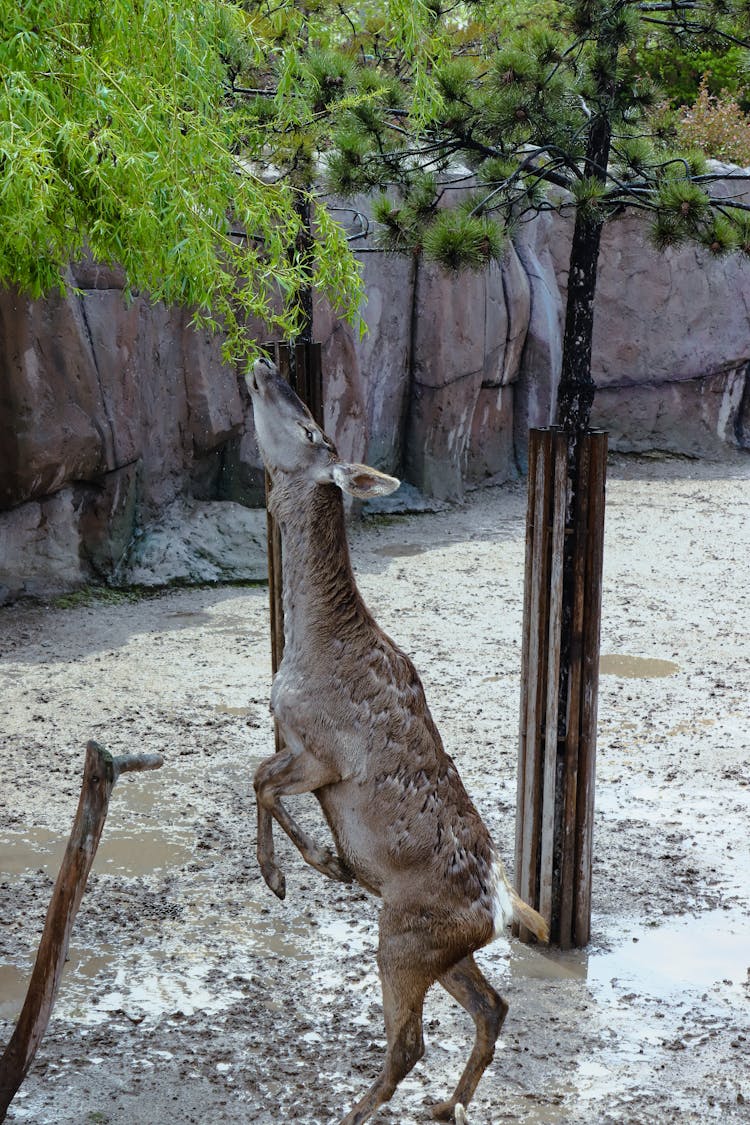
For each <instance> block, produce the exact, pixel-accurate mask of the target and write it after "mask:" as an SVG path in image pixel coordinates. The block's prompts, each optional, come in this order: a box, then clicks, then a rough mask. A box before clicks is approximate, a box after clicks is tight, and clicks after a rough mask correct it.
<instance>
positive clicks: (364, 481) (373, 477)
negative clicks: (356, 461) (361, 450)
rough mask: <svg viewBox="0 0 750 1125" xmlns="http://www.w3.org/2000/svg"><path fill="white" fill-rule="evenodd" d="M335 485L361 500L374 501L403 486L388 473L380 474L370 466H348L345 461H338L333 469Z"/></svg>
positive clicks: (332, 474)
mask: <svg viewBox="0 0 750 1125" xmlns="http://www.w3.org/2000/svg"><path fill="white" fill-rule="evenodd" d="M331 476H332V478H333V483H334V484H337V485H338V486H339V488H340V489H341V491H342V492H348V493H349V495H350V496H356V497H357V498H358V499H359V500H372V499H373V497H375V496H387V495H388V494H389V493H390V492H395V491H396V489H397V488H398V487H399V485H400V484H401V481H400V480H396V478H395V477H389V476H388V475H387V474H386V473H379V472H378V470H377V469H371V468H370V467H369V465H348V464H346V462H344V461H337V462H336V463H335V465H333V466H332V468H331Z"/></svg>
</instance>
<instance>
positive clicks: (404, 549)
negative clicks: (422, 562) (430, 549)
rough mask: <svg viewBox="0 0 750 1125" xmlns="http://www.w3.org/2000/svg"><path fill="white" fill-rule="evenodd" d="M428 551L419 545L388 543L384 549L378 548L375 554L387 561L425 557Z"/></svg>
mask: <svg viewBox="0 0 750 1125" xmlns="http://www.w3.org/2000/svg"><path fill="white" fill-rule="evenodd" d="M426 550H427V548H426V547H423V546H421V544H419V543H386V544H385V546H383V547H376V548H375V550H374V552H373V553H374V554H376V555H381V556H383V557H384V558H387V559H400V558H406V557H407V556H408V555H423V554H424V553H425V551H426Z"/></svg>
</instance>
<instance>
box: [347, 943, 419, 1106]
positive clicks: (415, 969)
mask: <svg viewBox="0 0 750 1125" xmlns="http://www.w3.org/2000/svg"><path fill="white" fill-rule="evenodd" d="M409 937H410V935H406V934H397V935H395V936H393V937H389V938H386V939H384V937H383V931H382V922H381V936H380V948H379V950H378V966H379V968H380V980H381V984H382V988H383V1015H384V1017H385V1032H386V1039H387V1042H388V1048H387V1052H386V1057H385V1063H384V1065H383V1069H382V1070H381V1072H380V1074H379V1075H378V1077H377V1079H376V1080H375V1082H374V1083H373V1085H372V1086H371V1087H370V1089H369V1090H368V1091H367V1093H366V1094H365V1096H364V1097H363V1098H362V1099H361V1100H360V1101H358V1102H357V1104H356V1105H355V1106H354V1108H353V1109H352V1110H351V1111H350V1112H349V1113H348V1114H347V1115H346V1117H345V1118H344V1119H343V1120H342V1122H341V1125H362V1123H363V1122H365V1121H368V1120H369V1118H370V1117H371V1116H372V1114H373V1113H374V1112H375V1110H376V1109H377V1108H378V1106H381V1105H383V1103H384V1102H387V1101H389V1100H390V1098H391V1097H392V1096H393V1093H394V1091H395V1089H396V1087H397V1086H398V1084H399V1082H400V1081H401V1080H402V1078H405V1077H406V1075H407V1074H408V1073H409V1071H410V1070H411V1069H412V1067H413V1066H414V1065H415V1063H417V1062H418V1061H419V1059H421V1057H422V1055H423V1054H424V1038H423V1036H422V1006H423V1004H424V998H425V994H426V992H427V989H428V988H429V987H430V985H431V984H432V983H433V981H434V980H435V979H436V975H435V973H433V972H431V971H430V969H429V967H428V966H427V965H425V964H420V961H419V957H418V954H415V950H414V948H413V947H410V946H411V943H410V941H409Z"/></svg>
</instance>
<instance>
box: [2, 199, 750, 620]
mask: <svg viewBox="0 0 750 1125" xmlns="http://www.w3.org/2000/svg"><path fill="white" fill-rule="evenodd" d="M716 190H717V191H722V190H724V187H723V186H722V185H719V186H718V187H717V189H716ZM361 206H362V207H363V208H364V207H365V203H364V202H362V201H361ZM570 234H571V223H570V221H569V220H568V219H564V218H561V217H560V216H559V215H557V214H554V213H546V214H544V215H541V216H539V217H537V218H536V219H535V220H534V221H533V222H531V223H527V224H524V225H523V226H522V227H521V228H520V230H519V232H518V235H517V237H516V240H515V244H514V245H513V246H510V247H509V248H508V250H507V253H506V255H505V257H504V259H503V261H502V263H501V264H497V263H495V264H493V265H491V266H490V267H489V268H488V269H487V270H486V271H484V272H483V273H482V274H459V275H448V274H444V273H442V272H441V271H440V270H439V269H438V268H437V267H435V266H434V265H431V264H429V263H426V262H424V261H420V262H419V263H416V262H415V261H413V260H411V259H404V258H400V257H395V256H392V255H383V254H375V253H363V254H362V255H361V263H362V268H363V273H364V281H365V289H366V293H367V298H368V299H367V304H366V306H365V308H364V310H363V315H364V319H365V321H366V323H367V325H368V328H369V331H368V333H367V334H366V335H365V336H364V338H362V339H360V338H359V337H358V335H356V333H355V332H354V331H353V330H352V329H351V328H350V327H349V326H348V325H344V324H342V323H341V322H340V321H339V320H338V319H337V318H336V316H335V315H334V314H333V313H332V311H331V309H330V308H329V307H328V306H327V304H326V303H325V301H323V300H318V301H317V303H316V308H315V337H316V338H317V339H318V340H320V341H321V343H322V348H323V372H324V399H325V425H326V428H327V430H328V431H329V432H330V434H331V436H332V437H333V438H334V440H335V441H336V443H337V444H338V446H339V449H340V451H341V453H342V455H343V456H345V457H347V458H350V459H352V460H363V461H367V462H369V463H370V464H373V465H375V466H376V467H378V468H380V469H383V470H384V471H386V472H392V473H395V474H397V475H402V476H404V477H405V479H407V480H408V481H410V482H411V483H412V484H414V485H416V487H417V488H418V489H419V490H421V491H422V492H423V493H426V494H427V495H429V496H432V497H436V498H438V499H450V500H460V499H461V498H462V496H463V494H464V489H465V487H466V485H467V484H476V483H481V482H482V481H486V480H489V479H493V480H496V481H497V480H503V479H509V478H512V477H514V476H515V475H516V474H517V472H518V465H521V466H523V463H524V458H525V449H526V438H527V432H528V428H529V427H530V426H544V425H548V424H549V423H550V421H551V420H552V419H553V417H554V412H555V406H556V396H557V386H558V382H559V377H560V366H561V358H562V324H563V314H564V301H565V295H566V284H567V256H568V252H569V245H570ZM71 276H72V280H73V282H74V283H75V284H76V285H77V286H78V287H79V288H81V289H82V290H83V291H84V292H83V295H82V296H78V295H76V294H73V293H72V292H71V294H70V295H69V296H67V297H59V296H53V297H50V298H49V300H47V301H39V302H29V301H27V300H25V299H22V298H20V297H18V296H17V295H15V294H12V293H2V294H0V363H1V364H2V372H3V377H2V379H1V380H0V540H3V551H2V554H0V588H1V587H3V586H5V587H7V588H8V589H10V590H11V591H13V590H15V591H23V590H32V588H33V592H40V591H41V590H42V587H43V585H44V574H45V573H47V574H48V575H50V576H52V577H51V578H50V581H51V582H52V586H53V587H54V588H61V587H62V588H65V587H66V585H67V586H70V585H71V584H75V582H76V581H85V580H87V579H90V578H91V577H92V576H105V577H106V576H107V575H110V574H111V573H113V571H115V570H117V568H118V567H120V566H121V564H122V560H123V559H124V558H125V556H126V555H127V553H128V551H129V550H130V548H131V546H132V543H131V541H132V538H133V533H134V531H135V530H136V529H139V528H142V527H143V526H144V525H147V524H150V523H151V522H153V521H154V520H158V519H160V518H162V517H163V514H164V513H165V511H166V510H167V509H168V508H170V510H171V511H172V512H174V511H175V510H177V509H175V508H174V507H170V506H172V505H173V504H174V502H175V500H176V499H177V498H180V497H184V496H188V497H189V496H193V497H195V498H197V499H199V500H201V501H213V500H217V499H221V500H238V501H240V502H241V503H244V504H248V503H249V504H253V503H259V502H260V501H261V499H262V494H263V474H262V468H261V462H260V457H259V455H258V451H257V446H256V443H255V440H254V432H253V425H252V416H251V412H250V409H249V404H248V400H247V395H246V393H245V390H244V386H243V384H242V380H241V379H238V373H236V372H234V371H232V370H229V369H227V368H226V367H224V366H223V365H222V363H221V355H220V343H219V341H218V340H216V339H213V338H212V337H210V336H208V335H207V334H205V333H198V332H195V331H193V330H192V329H191V328H190V326H189V321H190V315H189V313H188V312H186V311H182V310H177V309H171V310H169V309H165V308H164V307H162V306H151V305H150V304H149V303H148V301H147V300H146V298H145V297H142V296H138V295H136V296H135V297H134V298H133V300H132V301H131V302H130V304H126V303H125V301H124V300H123V292H122V290H123V285H124V278H123V276H122V272H121V271H119V270H118V269H117V268H112V267H110V266H102V265H98V264H97V263H94V262H91V261H87V262H84V263H82V264H80V265H78V266H76V267H75V269H74V270H72V271H71ZM749 323H750V264H748V262H747V261H746V260H744V259H742V258H739V257H737V258H728V259H715V258H713V257H712V256H711V255H710V254H709V253H708V252H706V251H699V250H696V249H695V248H691V247H684V248H680V249H679V250H674V251H670V252H668V253H666V254H663V255H660V254H658V253H656V251H654V250H653V249H652V248H651V247H650V245H649V244H648V240H647V236H646V230H645V227H644V224H643V223H642V221H640V220H639V219H638V218H637V217H634V216H628V217H626V218H622V219H618V220H616V221H614V222H612V223H611V224H609V225H608V226H607V227H606V228H605V231H604V236H603V241H602V252H601V257H600V271H599V285H598V290H597V303H596V310H595V329H594V341H593V372H594V376H595V379H596V382H597V385H598V387H599V391H598V394H597V398H596V400H595V403H594V411H593V417H592V422H593V424H594V425H596V426H598V427H601V428H604V429H607V430H609V431H610V447H611V448H613V449H619V450H636V451H644V450H649V449H657V450H665V451H673V452H681V453H688V454H692V455H698V456H701V455H709V456H722V455H723V454H724V453H725V452H727V451H731V450H736V449H737V448H738V447H739V448H749V447H750V380H749V379H748V372H749V371H750V331H748V324H749ZM249 331H250V332H251V334H253V335H254V337H255V338H256V339H258V340H264V339H265V338H266V332H265V329H264V327H263V325H260V324H257V325H254V326H250V328H249ZM3 510H4V512H3ZM4 513H5V514H4ZM173 523H174V519H172V524H170V527H172V525H173ZM170 534H171V532H170ZM3 537H4V539H3ZM35 560H37V561H35ZM45 560H46V561H45ZM40 568H41V569H40ZM188 569H189V568H188ZM55 576H56V577H55ZM27 579H28V581H27ZM29 583H31V585H29ZM55 583H57V585H56V586H55ZM0 600H2V598H1V596H0Z"/></svg>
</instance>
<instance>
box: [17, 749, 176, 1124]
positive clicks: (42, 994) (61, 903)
mask: <svg viewBox="0 0 750 1125" xmlns="http://www.w3.org/2000/svg"><path fill="white" fill-rule="evenodd" d="M162 764H163V758H162V756H161V755H160V754H133V755H131V756H127V757H121V758H113V757H112V755H111V754H110V753H109V751H107V750H104V749H103V747H101V746H99V744H98V743H96V742H88V743H87V744H86V763H85V766H84V770H83V782H82V784H81V796H80V799H79V801H78V810H77V812H76V815H75V820H74V821H73V828H72V830H71V833H70V839H69V840H68V846H67V848H66V850H65V855H64V856H63V861H62V864H61V866H60V873H59V874H58V876H57V882H56V883H55V889H54V890H53V892H52V898H51V899H50V904H49V908H48V910H47V917H46V919H45V922H44V930H43V931H42V939H41V941H40V942H39V950H38V952H37V956H36V962H35V964H34V969H33V972H32V974H31V980H30V982H29V988H28V991H27V993H26V999H25V1001H24V1004H23V1008H22V1009H21V1014H20V1016H19V1017H18V1022H17V1024H16V1027H15V1030H14V1032H13V1035H12V1037H11V1040H10V1043H9V1044H8V1046H7V1047H6V1049H5V1052H4V1053H3V1056H2V1058H0V1122H2V1121H4V1120H5V1115H6V1113H7V1111H8V1106H9V1105H10V1103H11V1102H12V1101H13V1098H14V1097H15V1096H16V1093H17V1092H18V1089H19V1087H20V1086H21V1083H22V1082H23V1080H24V1078H25V1077H26V1074H27V1073H28V1070H29V1067H30V1066H31V1063H32V1062H33V1059H34V1056H35V1054H36V1052H37V1049H38V1047H39V1044H40V1043H41V1041H42V1037H43V1036H44V1033H45V1031H46V1030H47V1024H48V1023H49V1019H50V1016H51V1015H52V1009H53V1007H54V1004H55V999H56V998H57V992H58V989H59V987H60V980H61V978H62V972H63V968H64V966H65V959H66V957H67V955H68V946H69V944H70V934H71V930H72V929H73V923H74V921H75V917H76V914H77V913H78V907H79V906H80V904H81V899H82V898H83V892H84V890H85V889H86V880H87V879H88V876H89V872H90V871H91V865H92V864H93V862H94V857H95V856H96V850H97V848H98V846H99V840H100V839H101V834H102V829H103V828H104V822H105V820H106V819H107V810H108V808H109V799H110V795H111V793H112V789H113V788H114V785H115V782H116V781H117V779H118V777H119V776H120V774H121V773H131V772H133V771H135V770H154V769H158V768H159V767H160V766H161V765H162Z"/></svg>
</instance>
